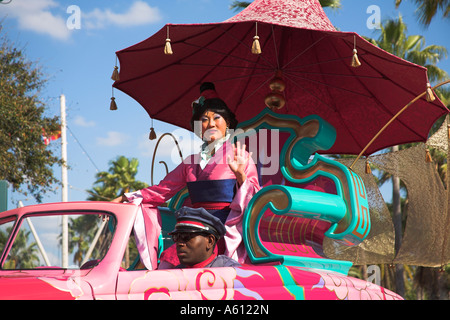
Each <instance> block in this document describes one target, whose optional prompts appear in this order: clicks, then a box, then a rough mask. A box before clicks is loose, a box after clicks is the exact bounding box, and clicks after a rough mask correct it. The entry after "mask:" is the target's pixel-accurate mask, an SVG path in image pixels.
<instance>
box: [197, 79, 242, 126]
mask: <svg viewBox="0 0 450 320" xmlns="http://www.w3.org/2000/svg"><path fill="white" fill-rule="evenodd" d="M205 90H214V91H215V86H214V83H212V82H204V83H202V85H201V86H200V95H201V94H202V93H203V92H204V91H205ZM192 108H193V111H194V112H193V115H192V118H191V128H192V130H194V122H195V121H198V120H200V118H201V116H202V115H203V114H204V113H205V112H206V111H212V112H215V113H217V114H220V115H221V116H222V117H223V118H224V119H225V121H226V122H227V125H228V128H230V129H236V126H237V124H238V121H237V120H236V116H235V115H234V113H233V112H232V111H231V110H230V109H229V108H228V106H227V105H226V103H225V102H224V101H223V100H222V99H220V98H209V99H204V100H203V101H199V102H193V103H192Z"/></svg>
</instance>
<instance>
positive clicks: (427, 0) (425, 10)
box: [395, 0, 450, 26]
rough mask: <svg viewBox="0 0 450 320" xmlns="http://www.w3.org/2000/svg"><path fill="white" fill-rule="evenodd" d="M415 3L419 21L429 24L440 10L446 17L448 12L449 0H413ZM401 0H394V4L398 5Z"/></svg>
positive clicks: (425, 24) (449, 8) (449, 12)
mask: <svg viewBox="0 0 450 320" xmlns="http://www.w3.org/2000/svg"><path fill="white" fill-rule="evenodd" d="M414 2H415V3H416V5H417V15H418V18H419V22H420V23H421V24H422V25H424V26H429V25H430V23H431V20H433V18H434V17H435V16H436V14H437V13H438V12H440V11H442V16H443V17H444V18H448V17H449V14H450V0H414ZM401 3H402V0H395V5H396V6H397V8H398V6H400V4H401Z"/></svg>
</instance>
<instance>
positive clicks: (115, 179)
mask: <svg viewBox="0 0 450 320" xmlns="http://www.w3.org/2000/svg"><path fill="white" fill-rule="evenodd" d="M138 166H139V161H138V160H137V159H136V158H132V159H128V158H126V157H124V156H119V157H117V159H116V160H113V161H110V168H109V170H108V171H102V172H99V173H97V174H96V178H97V180H96V181H95V182H94V187H93V188H92V190H88V193H89V194H91V196H90V197H89V198H88V200H93V201H105V200H112V199H114V198H116V197H118V196H119V195H121V194H123V193H125V192H130V191H136V190H140V189H143V188H145V187H147V184H145V183H144V182H141V181H138V180H136V174H137V172H138Z"/></svg>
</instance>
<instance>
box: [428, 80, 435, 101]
mask: <svg viewBox="0 0 450 320" xmlns="http://www.w3.org/2000/svg"><path fill="white" fill-rule="evenodd" d="M434 100H436V97H435V96H434V94H433V90H431V85H430V84H429V83H427V101H428V102H433V101H434Z"/></svg>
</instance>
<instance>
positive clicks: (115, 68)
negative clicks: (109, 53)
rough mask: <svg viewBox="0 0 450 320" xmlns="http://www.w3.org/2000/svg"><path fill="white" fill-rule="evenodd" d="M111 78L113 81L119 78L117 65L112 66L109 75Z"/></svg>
mask: <svg viewBox="0 0 450 320" xmlns="http://www.w3.org/2000/svg"><path fill="white" fill-rule="evenodd" d="M111 80H114V81H119V80H120V77H119V67H118V66H115V67H114V71H113V73H112V75H111Z"/></svg>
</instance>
